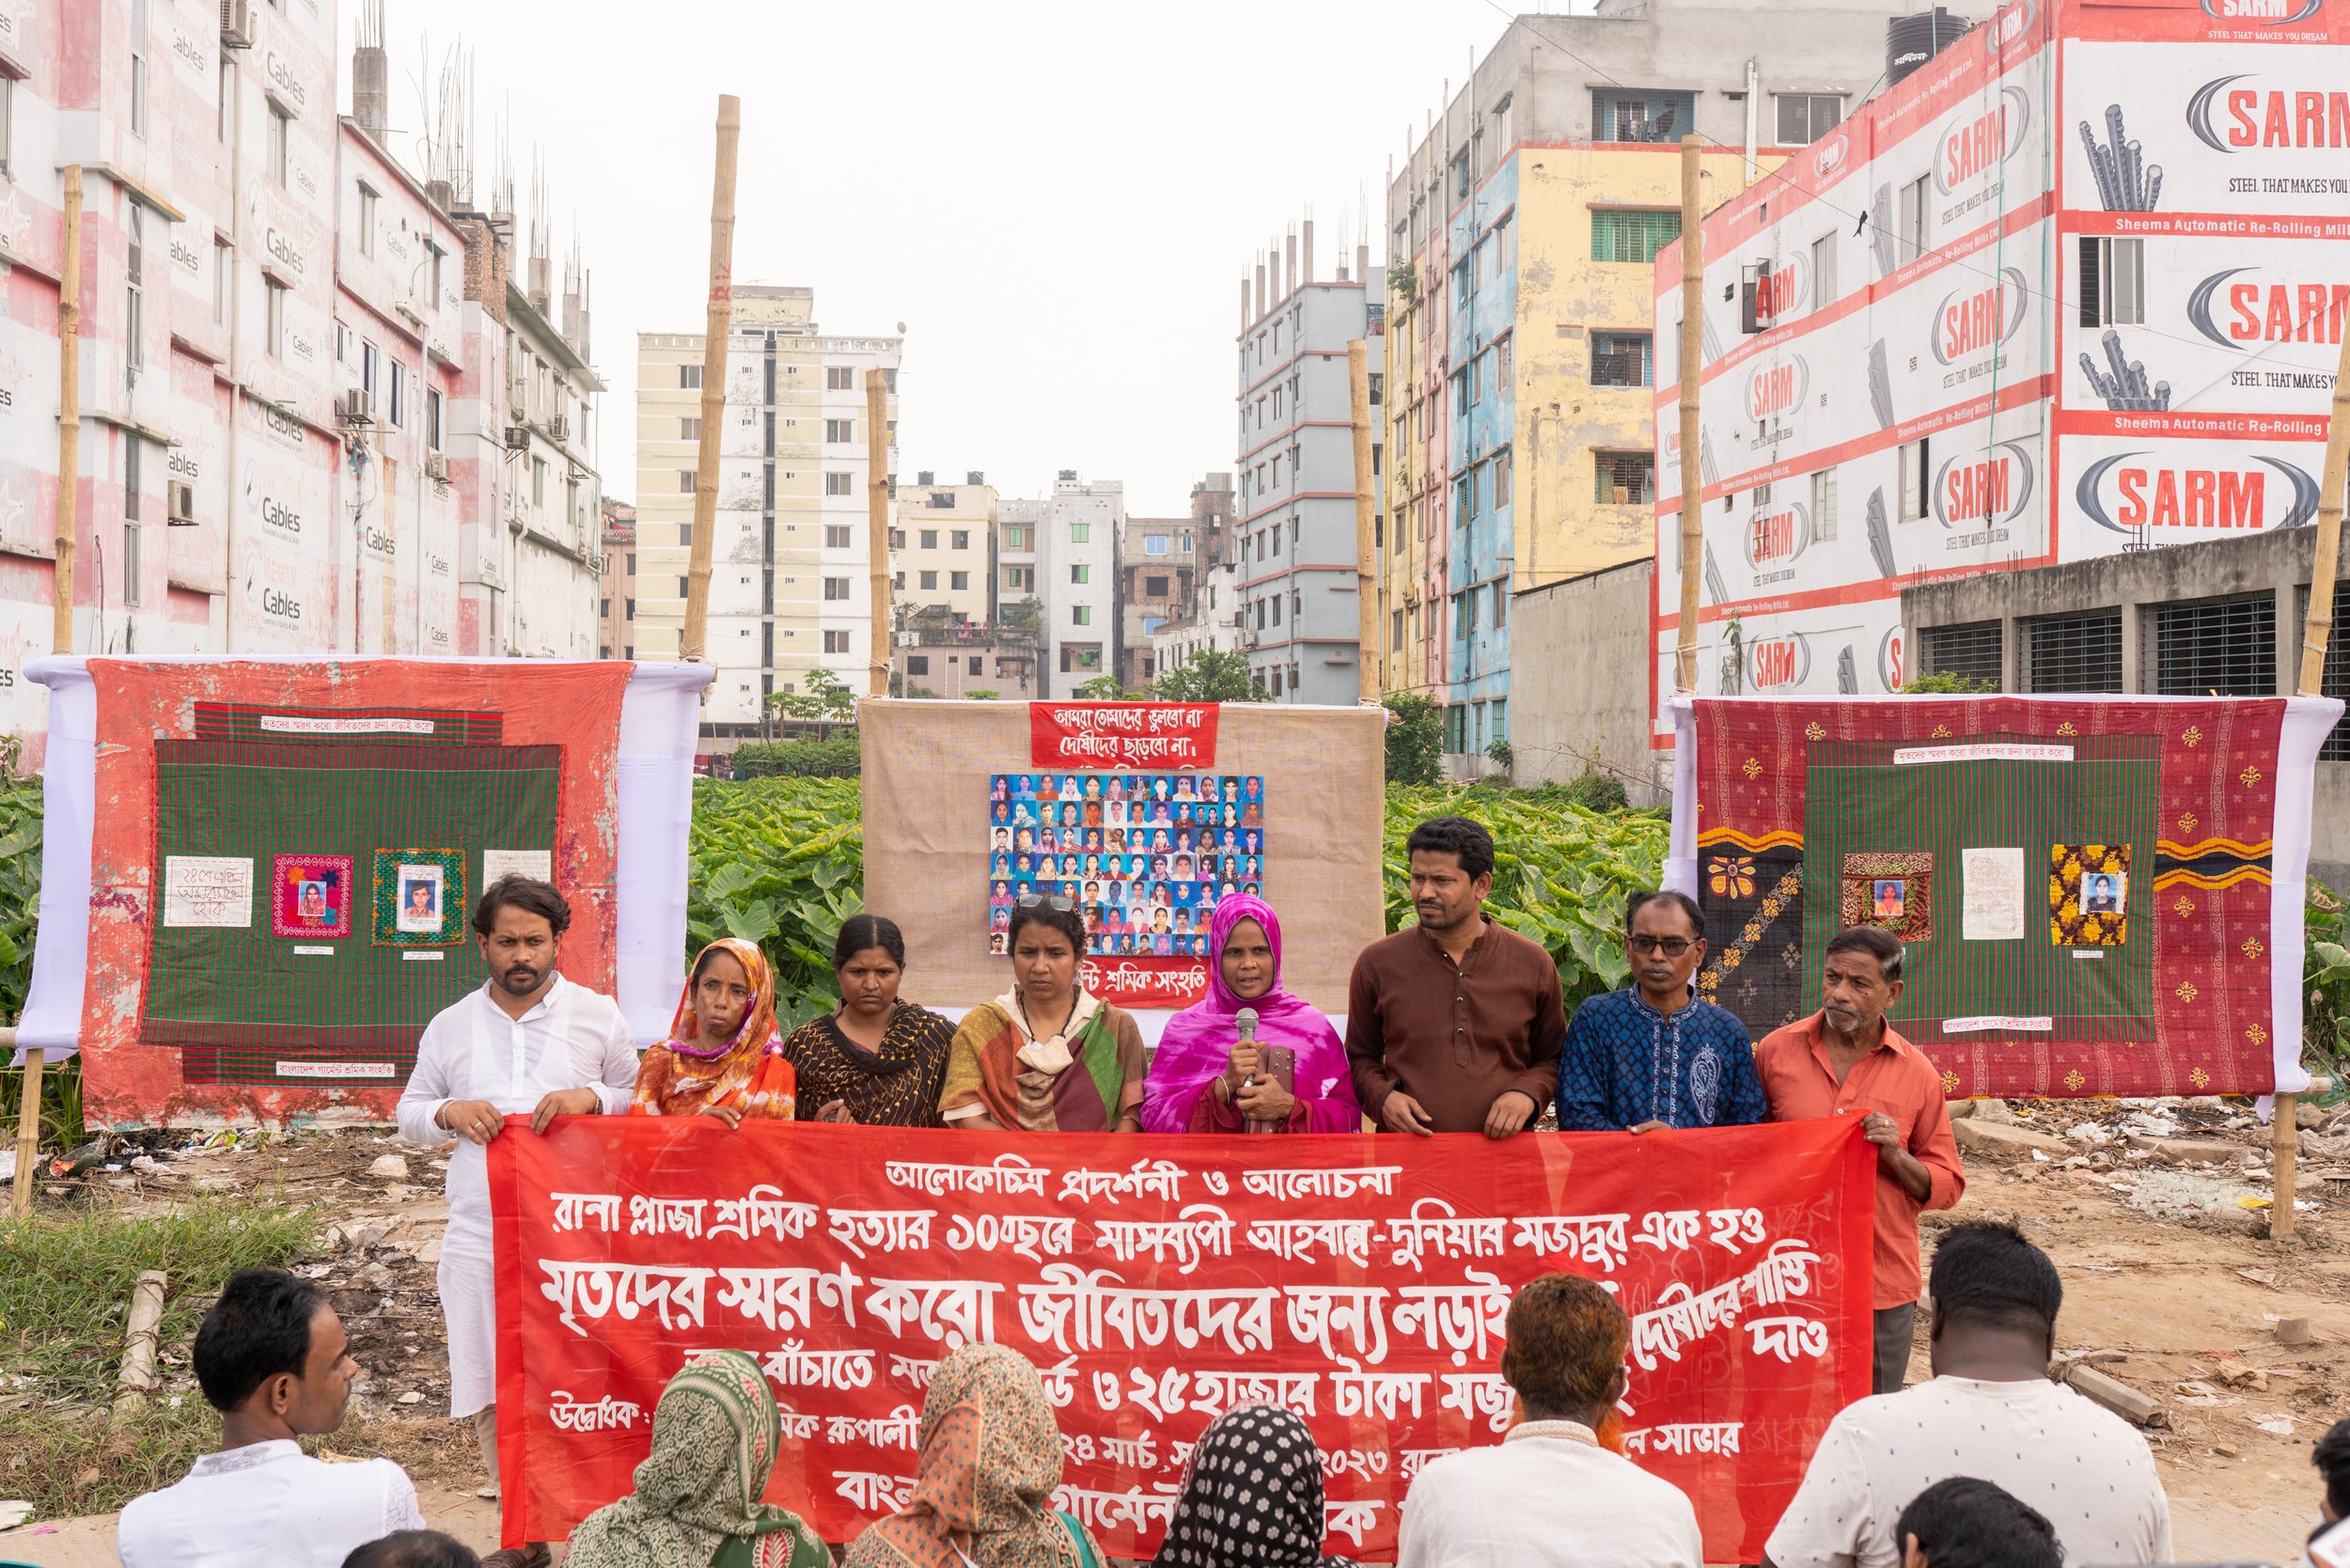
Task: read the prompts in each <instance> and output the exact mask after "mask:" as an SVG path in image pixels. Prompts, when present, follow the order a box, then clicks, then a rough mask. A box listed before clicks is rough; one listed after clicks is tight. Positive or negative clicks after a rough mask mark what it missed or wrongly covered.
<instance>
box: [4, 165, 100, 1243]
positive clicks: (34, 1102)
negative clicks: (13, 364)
mask: <svg viewBox="0 0 2350 1568" xmlns="http://www.w3.org/2000/svg"><path fill="white" fill-rule="evenodd" d="M81 459H82V165H79V164H69V165H66V169H65V258H64V264H63V265H61V266H60V267H59V268H58V269H57V538H56V544H55V575H54V576H53V578H52V580H51V583H50V598H51V600H52V602H53V603H52V608H51V615H50V634H49V636H50V651H52V652H55V653H71V652H72V651H73V542H74V535H75V516H74V513H75V506H76V502H77V500H78V497H79V493H80V491H81V487H82V464H81ZM41 1067H42V1061H41V1049H40V1047H39V1046H38V1045H33V1046H28V1047H26V1049H25V1052H24V1078H23V1080H22V1081H21V1082H20V1083H19V1084H18V1085H17V1102H16V1179H15V1190H14V1191H13V1193H12V1194H11V1196H10V1206H11V1208H12V1209H13V1210H14V1211H15V1213H17V1214H18V1215H29V1214H31V1213H32V1212H33V1184H34V1174H33V1168H34V1167H35V1166H37V1165H39V1163H40V1078H41Z"/></svg>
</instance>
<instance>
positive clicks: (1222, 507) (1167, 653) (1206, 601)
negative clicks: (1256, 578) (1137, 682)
mask: <svg viewBox="0 0 2350 1568" xmlns="http://www.w3.org/2000/svg"><path fill="white" fill-rule="evenodd" d="M1231 528H1232V476H1231V475H1230V474H1210V475H1209V476H1208V477H1207V478H1203V479H1201V480H1199V482H1198V483H1197V484H1194V485H1193V486H1192V487H1191V535H1192V557H1193V559H1194V560H1195V561H1196V562H1197V563H1198V564H1197V565H1196V566H1195V567H1194V569H1193V572H1192V579H1191V596H1190V599H1189V601H1188V602H1187V603H1185V604H1182V605H1180V606H1178V607H1177V612H1176V613H1175V614H1174V615H1171V616H1169V617H1168V618H1167V619H1165V620H1163V621H1161V622H1160V623H1159V625H1158V628H1157V630H1155V631H1153V632H1152V634H1151V662H1152V667H1153V669H1154V671H1155V672H1156V674H1157V675H1164V674H1166V673H1167V671H1168V670H1170V669H1173V668H1175V667H1176V666H1179V665H1182V664H1184V663H1186V662H1187V661H1189V660H1190V658H1191V656H1192V655H1193V654H1195V653H1198V652H1199V651H1203V650H1207V649H1214V651H1218V652H1223V653H1235V652H1238V651H1240V612H1239V610H1238V609H1237V608H1236V607H1235V606H1236V605H1238V604H1239V603H1240V564H1239V562H1237V561H1236V560H1234V559H1233V558H1232V551H1231V537H1232V536H1231Z"/></svg>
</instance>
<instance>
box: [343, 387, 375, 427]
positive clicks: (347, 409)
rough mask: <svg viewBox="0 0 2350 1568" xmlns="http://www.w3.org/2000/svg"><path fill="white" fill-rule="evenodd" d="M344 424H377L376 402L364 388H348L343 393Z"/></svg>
mask: <svg viewBox="0 0 2350 1568" xmlns="http://www.w3.org/2000/svg"><path fill="white" fill-rule="evenodd" d="M342 416H343V423H344V424H346V425H372V424H374V423H375V400H374V399H373V398H372V397H370V396H368V389H367V388H366V387H364V386H352V387H348V388H346V389H345V390H344V392H343V406H342Z"/></svg>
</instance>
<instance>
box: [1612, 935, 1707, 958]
mask: <svg viewBox="0 0 2350 1568" xmlns="http://www.w3.org/2000/svg"><path fill="white" fill-rule="evenodd" d="M1623 945H1624V946H1625V947H1627V948H1630V949H1632V950H1633V951H1634V952H1636V953H1654V952H1661V953H1663V954H1664V955H1665V956H1666V957H1667V958H1679V957H1680V956H1681V955H1682V954H1683V953H1685V952H1687V951H1688V950H1689V949H1691V948H1694V947H1696V946H1697V944H1696V943H1695V942H1692V941H1691V940H1689V938H1687V937H1685V936H1627V937H1625V938H1624V939H1623Z"/></svg>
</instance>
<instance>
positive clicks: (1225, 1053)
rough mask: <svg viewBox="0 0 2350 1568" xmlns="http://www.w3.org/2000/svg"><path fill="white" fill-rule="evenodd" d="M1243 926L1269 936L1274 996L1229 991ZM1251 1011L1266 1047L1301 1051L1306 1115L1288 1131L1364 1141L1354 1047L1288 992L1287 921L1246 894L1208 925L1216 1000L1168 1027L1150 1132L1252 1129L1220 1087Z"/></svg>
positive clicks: (1146, 1117)
mask: <svg viewBox="0 0 2350 1568" xmlns="http://www.w3.org/2000/svg"><path fill="white" fill-rule="evenodd" d="M1243 920H1254V921H1256V922H1257V924H1258V925H1260V926H1261V927H1263V928H1264V934H1265V943H1266V945H1267V946H1269V947H1270V948H1272V949H1273V987H1272V989H1271V990H1269V991H1267V992H1266V993H1265V994H1264V995H1263V996H1259V997H1257V998H1256V999H1255V1000H1254V1001H1243V1000H1242V999H1241V998H1240V997H1238V996H1234V995H1233V994H1232V990H1231V988H1230V986H1228V985H1226V984H1225V983H1224V944H1225V941H1226V939H1227V938H1229V937H1230V935H1231V933H1232V928H1233V927H1234V926H1236V925H1238V924H1239V923H1240V922H1241V921H1243ZM1243 1008H1254V1009H1256V1011H1257V1044H1258V1046H1259V1047H1260V1048H1262V1047H1264V1046H1268V1045H1287V1046H1290V1047H1291V1048H1292V1049H1293V1050H1295V1051H1296V1052H1297V1086H1296V1090H1295V1093H1296V1096H1297V1108H1296V1109H1295V1110H1294V1111H1293V1112H1291V1113H1290V1119H1289V1121H1288V1122H1287V1123H1285V1124H1284V1125H1283V1126H1282V1127H1281V1128H1280V1131H1282V1132H1285V1133H1354V1132H1360V1131H1361V1130H1362V1125H1363V1113H1362V1107H1361V1106H1360V1105H1357V1104H1356V1102H1355V1075H1354V1072H1353V1069H1352V1068H1350V1067H1349V1066H1348V1065H1347V1060H1346V1047H1345V1045H1344V1044H1343V1043H1340V1040H1339V1035H1338V1031H1337V1030H1336V1029H1333V1028H1332V1027H1330V1020H1329V1019H1327V1018H1325V1017H1324V1016H1323V1015H1322V1012H1321V1010H1319V1009H1317V1008H1315V1007H1314V1006H1312V1005H1311V1004H1310V1003H1308V1002H1306V1001H1304V1000H1301V999H1300V998H1298V997H1296V996H1292V995H1290V994H1289V993H1288V992H1287V991H1284V990H1282V989H1281V922H1280V919H1279V917H1277V916H1276V915H1275V914H1274V913H1273V907H1272V905H1270V904H1268V903H1266V902H1264V901H1263V900H1262V899H1260V898H1255V897H1252V896H1250V895H1249V894H1246V893H1236V894H1234V895H1233V896H1232V897H1230V898H1229V899H1226V900H1225V901H1224V902H1221V903H1219V904H1217V905H1216V906H1215V915H1214V917H1213V918H1212V919H1211V920H1210V921H1209V923H1208V996H1207V999H1206V1000H1205V1001H1201V1002H1195V1003H1194V1004H1192V1005H1191V1006H1190V1007H1187V1008H1185V1009H1184V1010H1183V1011H1181V1012H1179V1013H1177V1014H1176V1015H1175V1016H1174V1017H1172V1018H1170V1019H1168V1020H1167V1030H1166V1032H1165V1033H1164V1034H1162V1035H1161V1036H1160V1037H1159V1049H1158V1054H1157V1055H1156V1056H1155V1057H1153V1058H1152V1059H1151V1076H1150V1078H1149V1080H1148V1081H1147V1083H1146V1085H1145V1087H1144V1091H1143V1102H1142V1130H1143V1131H1144V1132H1146V1133H1237V1132H1240V1131H1242V1130H1243V1128H1244V1126H1245V1123H1244V1121H1243V1120H1242V1118H1241V1114H1240V1111H1239V1110H1238V1109H1237V1108H1236V1107H1234V1106H1231V1105H1219V1104H1218V1103H1217V1102H1216V1098H1215V1095H1214V1092H1213V1091H1212V1090H1211V1088H1210V1086H1211V1085H1213V1084H1214V1082H1215V1080H1216V1079H1217V1078H1218V1077H1220V1076H1222V1075H1223V1073H1224V1069H1225V1065H1226V1063H1227V1062H1228V1061H1230V1058H1231V1051H1232V1043H1233V1042H1234V1041H1235V1040H1236V1039H1238V1038H1239V1036H1240V1027H1239V1023H1238V1020H1239V1016H1240V1011H1241V1009H1243Z"/></svg>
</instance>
